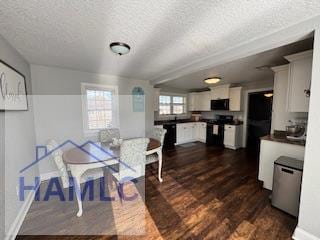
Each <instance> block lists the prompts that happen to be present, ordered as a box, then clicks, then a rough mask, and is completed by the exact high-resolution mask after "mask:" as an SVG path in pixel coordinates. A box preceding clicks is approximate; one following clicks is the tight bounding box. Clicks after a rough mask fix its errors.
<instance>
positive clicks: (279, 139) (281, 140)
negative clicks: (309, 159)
mask: <svg viewBox="0 0 320 240" xmlns="http://www.w3.org/2000/svg"><path fill="white" fill-rule="evenodd" d="M260 139H261V140H266V141H272V142H279V143H288V144H293V145H299V146H305V145H306V141H303V140H297V141H293V140H288V139H287V138H286V135H276V136H275V135H274V134H272V135H267V136H264V137H261V138H260Z"/></svg>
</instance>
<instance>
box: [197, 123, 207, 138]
mask: <svg viewBox="0 0 320 240" xmlns="http://www.w3.org/2000/svg"><path fill="white" fill-rule="evenodd" d="M196 128H197V133H198V134H197V137H196V140H197V141H200V142H203V143H205V142H206V139H207V123H205V122H198V123H197V127H196Z"/></svg>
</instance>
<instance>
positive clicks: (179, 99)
mask: <svg viewBox="0 0 320 240" xmlns="http://www.w3.org/2000/svg"><path fill="white" fill-rule="evenodd" d="M186 109H187V107H186V97H185V96H174V95H160V96H159V114H160V115H172V114H174V115H178V114H185V113H186Z"/></svg>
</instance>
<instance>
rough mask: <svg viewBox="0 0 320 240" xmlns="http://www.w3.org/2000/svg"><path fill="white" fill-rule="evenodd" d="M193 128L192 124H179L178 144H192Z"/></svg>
mask: <svg viewBox="0 0 320 240" xmlns="http://www.w3.org/2000/svg"><path fill="white" fill-rule="evenodd" d="M192 135H193V128H192V124H190V123H179V124H177V144H181V143H187V142H192V137H193V136H192Z"/></svg>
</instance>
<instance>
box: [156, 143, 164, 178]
mask: <svg viewBox="0 0 320 240" xmlns="http://www.w3.org/2000/svg"><path fill="white" fill-rule="evenodd" d="M157 154H158V158H159V169H158V178H159V182H163V179H162V177H161V171H162V149H160V150H158V151H157Z"/></svg>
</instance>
